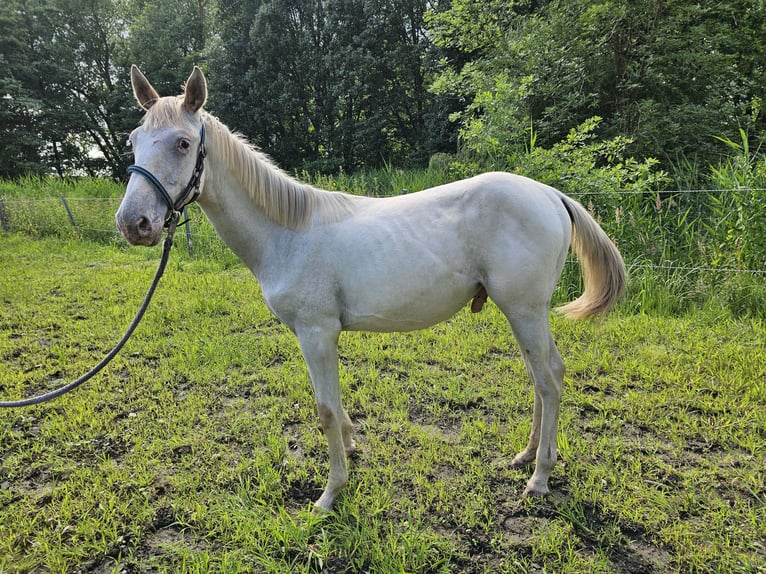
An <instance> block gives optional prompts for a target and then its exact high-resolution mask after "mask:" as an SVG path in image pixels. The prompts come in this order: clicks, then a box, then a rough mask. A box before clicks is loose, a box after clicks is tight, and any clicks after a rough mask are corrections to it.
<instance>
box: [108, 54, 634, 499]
mask: <svg viewBox="0 0 766 574" xmlns="http://www.w3.org/2000/svg"><path fill="white" fill-rule="evenodd" d="M131 84H132V88H133V93H134V96H135V98H136V101H137V102H138V104H139V105H140V107H141V108H143V110H144V111H145V113H144V116H143V119H142V122H141V123H140V124H139V126H138V127H137V128H136V129H135V130H134V131H133V132H132V133H131V134H130V136H129V142H130V145H131V146H132V148H133V153H134V161H135V164H134V165H133V166H131V168H129V171H130V172H131V175H130V178H129V180H128V183H127V187H126V191H125V195H124V198H123V200H122V202H121V204H120V207H119V209H118V211H117V214H116V220H117V227H118V229H119V231H120V232H121V233H122V235H123V236H124V237H125V239H126V240H127V241H128V242H129V243H130V244H133V245H144V246H151V245H156V244H157V243H158V242H159V241H160V240H161V238H162V235H163V227H164V226H165V225H167V222H168V220H169V219H171V217H172V216H175V219H176V221H177V216H178V212H179V211H180V209H181V208H182V207H183V205H185V204H187V203H189V202H191V201H195V200H196V201H197V202H198V204H199V206H200V208H201V210H202V211H203V213H204V214H205V216H206V217H207V218H208V219H209V220H210V222H211V223H212V225H213V227H214V228H215V231H216V233H217V234H218V235H219V236H220V238H221V239H222V240H223V242H224V243H225V244H226V245H227V246H228V247H229V248H230V249H231V250H232V251H233V252H234V253H235V254H236V255H237V256H238V257H239V259H240V260H241V261H242V262H243V263H244V264H245V265H246V266H247V267H248V268H249V269H250V271H251V272H252V273H253V275H254V276H255V278H256V280H257V281H258V283H259V284H260V287H261V292H262V297H263V299H264V300H265V302H266V305H267V306H268V308H269V309H270V311H271V312H272V313H273V314H274V315H275V316H276V317H277V318H278V319H279V320H280V321H281V322H282V323H284V324H285V325H286V326H287V327H288V328H289V329H290V330H291V331H292V332H293V333H294V334H295V335H296V336H297V338H298V342H299V346H300V350H301V353H302V355H303V358H304V359H305V362H306V365H307V367H308V372H309V378H310V380H311V384H312V387H313V390H314V396H315V401H316V409H317V413H318V417H319V421H320V424H321V428H322V430H323V432H324V435H325V437H326V440H327V444H328V449H329V476H328V478H327V481H326V486H325V488H324V491H323V492H322V494H321V496H320V497H319V499H318V500H316V502H315V503H314V504H315V506H314V508H315V511H317V512H322V511H329V510H330V509H331V507H332V505H333V502H334V501H335V500H336V498H337V496H338V494H339V492H340V491H341V490H342V489H343V487H344V486H345V485H346V484H347V482H348V466H347V456H348V455H349V454H351V453H352V452H353V451H354V450H355V448H356V445H355V442H354V437H353V432H352V431H353V427H352V421H351V419H350V418H349V415H348V414H347V413H346V411H345V410H344V408H343V404H342V401H341V392H340V384H339V380H338V339H339V335H340V333H341V331H355V330H366V331H377V332H391V331H410V330H417V329H424V328H428V327H430V326H432V325H434V324H436V323H438V322H441V321H444V320H447V319H448V318H450V317H451V316H452V315H454V314H455V313H456V312H457V311H459V310H460V309H461V308H463V307H464V306H466V305H467V304H468V302H469V301H471V302H472V304H471V308H472V311H474V312H478V311H480V310H481V308H482V306H483V305H484V303H485V301H486V300H487V298H489V299H491V300H492V301H493V302H494V303H495V304H496V305H497V307H498V308H499V309H500V310H501V311H502V313H503V314H504V315H505V317H506V318H507V320H508V322H509V324H510V327H511V330H512V332H513V335H514V337H515V340H516V342H517V344H518V345H519V348H520V349H521V353H522V356H523V360H524V363H525V366H526V370H527V372H528V374H529V376H530V378H531V380H532V383H533V385H534V410H533V415H532V425H531V432H530V434H529V441H528V443H527V445H526V447H525V448H524V449H523V450H522V451H521V452H519V453H518V454H517V455H516V456H515V457H514V458H513V459H512V461H511V463H510V464H511V466H512V467H514V468H521V467H526V466H529V465H531V464H532V463H534V471H533V473H532V475H531V477H530V478H529V480H528V482H527V484H526V488H525V489H524V493H523V495H524V496H542V495H546V494H548V493H549V487H548V478H549V476H550V474H551V471H552V469H553V467H554V464H555V462H556V458H557V437H556V435H557V427H558V417H559V407H560V401H561V392H562V383H563V378H564V363H563V362H562V360H561V356H560V355H559V352H558V350H557V348H556V344H555V342H554V340H553V336H552V333H551V329H550V324H549V314H550V305H551V298H552V295H553V291H554V288H555V286H556V283H557V281H558V278H559V276H560V275H561V272H562V269H563V267H564V264H565V259H566V257H567V254H568V252H569V249H570V246H571V247H572V249H573V251H574V252H575V253H576V254H577V257H578V260H579V261H580V264H581V267H582V270H583V283H584V288H583V292H582V294H581V295H580V297H579V298H577V299H575V300H574V301H571V302H569V303H567V304H565V305H563V306H561V307H558V308H557V311H558V312H559V313H562V314H564V315H565V316H567V317H569V318H573V319H578V318H584V317H591V316H598V315H601V316H603V315H604V314H606V313H607V312H608V311H609V310H610V309H611V308H612V307H613V306H614V304H615V303H616V302H617V300H618V299H619V297H620V295H621V294H622V292H623V290H624V287H625V282H626V272H625V265H624V263H623V260H622V257H621V255H620V253H619V251H618V249H617V247H616V246H615V244H614V243H613V242H612V241H611V240H610V239H609V238H608V237H607V235H606V233H605V232H604V231H603V230H602V228H601V227H600V226H599V225H598V223H597V222H596V221H595V220H594V218H593V217H592V216H591V215H590V214H589V213H588V211H587V210H586V209H585V208H584V207H583V206H582V205H581V204H580V203H578V202H577V201H575V200H573V199H571V198H569V197H567V196H566V195H564V194H563V193H561V192H560V191H558V190H556V189H554V188H553V187H550V186H547V185H544V184H542V183H539V182H536V181H534V180H532V179H528V178H526V177H523V176H519V175H514V174H510V173H502V172H491V173H485V174H482V175H478V176H476V177H472V178H469V179H465V180H462V181H457V182H453V183H449V184H446V185H440V186H438V187H434V188H431V189H427V190H424V191H420V192H418V193H411V194H403V195H400V196H394V197H386V198H373V197H364V196H356V195H350V194H346V193H343V192H337V191H333V192H331V191H325V190H321V189H318V188H316V187H314V186H311V185H308V184H306V183H302V182H300V181H298V180H297V179H295V178H294V177H292V176H290V175H288V174H287V173H286V172H284V171H282V170H281V169H279V168H278V167H277V166H276V165H275V164H274V163H273V162H272V161H271V159H270V158H269V157H268V156H266V155H265V154H263V153H262V152H261V151H259V150H258V149H256V148H255V147H254V146H252V145H251V144H249V143H248V142H247V141H246V139H245V138H244V137H242V136H241V135H238V134H236V133H234V132H232V131H230V130H229V128H228V127H227V126H226V125H224V124H223V123H222V122H221V121H220V120H218V119H217V118H216V117H214V116H213V115H211V114H210V113H208V112H207V111H205V110H204V109H203V106H204V104H205V101H206V99H207V82H206V79H205V76H204V74H203V73H202V71H201V70H200V69H199V68H198V67H196V66H195V67H194V70H193V71H192V73H191V75H190V76H189V78H188V80H187V81H186V84H185V86H184V91H183V94H181V95H179V96H166V97H160V96H159V95H158V93H157V92H156V90H155V89H154V88H153V87H152V85H151V84H150V83H149V81H148V80H147V79H146V77H145V76H144V74H142V73H141V71H140V70H139V69H138V68H137V67H136V66H133V67H132V69H131ZM195 150H196V153H195ZM187 181H188V183H186V182H187ZM185 183H186V185H185Z"/></svg>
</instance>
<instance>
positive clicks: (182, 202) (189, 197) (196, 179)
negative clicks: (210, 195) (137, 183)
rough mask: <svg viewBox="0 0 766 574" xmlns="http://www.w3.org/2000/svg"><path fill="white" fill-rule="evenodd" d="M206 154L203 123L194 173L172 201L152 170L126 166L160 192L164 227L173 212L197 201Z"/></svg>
mask: <svg viewBox="0 0 766 574" xmlns="http://www.w3.org/2000/svg"><path fill="white" fill-rule="evenodd" d="M206 155H207V152H206V151H205V125H204V124H202V126H201V127H200V130H199V149H198V150H197V163H196V164H195V166H194V173H192V176H191V179H190V180H189V183H187V184H186V188H185V189H184V191H183V193H182V194H181V196H180V197H179V198H178V200H176V201H175V202H174V201H173V198H172V197H170V194H169V193H168V191H167V190H166V189H165V186H164V185H162V182H161V181H160V180H159V179H157V178H156V177H155V176H154V174H153V173H152V172H150V171H149V170H148V169H146V168H145V167H141V166H140V165H135V164H133V165H131V166H128V173H140V174H141V175H143V176H144V177H145V178H146V179H148V180H149V182H150V183H151V184H152V185H153V186H154V189H156V190H157V192H158V193H159V194H160V197H162V199H163V200H164V201H165V203H166V204H167V206H168V213H167V216H166V217H165V227H167V226H168V225H169V223H170V220H171V219H172V218H173V215H174V214H180V211H181V210H182V209H183V208H184V207H186V206H187V205H189V204H190V203H194V202H195V201H197V198H198V197H199V194H200V191H199V186H200V182H201V180H202V171H203V170H204V169H205V156H206Z"/></svg>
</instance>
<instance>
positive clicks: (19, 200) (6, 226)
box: [0, 187, 766, 276]
mask: <svg viewBox="0 0 766 574" xmlns="http://www.w3.org/2000/svg"><path fill="white" fill-rule="evenodd" d="M764 191H766V188H760V187H756V188H744V187H743V188H733V189H685V190H660V191H655V190H641V189H637V190H619V191H586V192H582V193H578V194H577V196H578V197H585V196H598V195H609V196H620V195H648V196H651V197H657V196H667V195H682V194H723V193H732V192H740V193H741V192H745V193H748V192H750V193H753V192H764ZM119 201H120V198H115V197H43V198H30V197H5V198H3V197H0V223H2V229H3V230H4V231H5V232H9V231H12V227H13V226H12V224H11V222H10V221H8V214H7V208H6V205H8V204H14V203H15V204H20V205H34V204H35V203H48V204H51V203H58V204H60V205H61V207H62V210H64V212H65V214H66V215H67V217H68V219H69V222H70V224H71V225H72V226H73V227H74V228H76V229H77V230H78V231H85V232H91V233H101V234H104V235H111V236H113V237H114V238H115V239H119V237H120V234H119V232H118V231H117V229H116V228H111V229H106V228H98V227H91V226H88V225H82V224H79V223H78V222H77V217H76V216H75V215H74V214H73V212H72V211H71V210H70V207H69V203H71V202H105V203H114V204H118V203H119ZM191 225H192V221H190V220H187V223H186V224H185V230H186V237H187V250H188V251H189V253H190V254H191V253H192V245H193V240H194V239H197V240H206V241H220V239H219V238H218V236H217V235H216V234H215V233H201V232H199V231H192V228H191ZM18 231H22V230H18ZM764 241H766V238H764ZM567 264H577V260H576V259H568V260H567ZM626 266H627V267H628V268H629V269H631V270H634V269H652V270H663V271H677V272H684V273H700V272H709V273H726V274H749V275H753V276H766V269H742V268H735V267H710V266H691V265H673V264H670V263H666V264H658V263H651V262H647V261H646V260H635V261H632V262H631V261H626Z"/></svg>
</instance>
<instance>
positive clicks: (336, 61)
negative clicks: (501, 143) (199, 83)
mask: <svg viewBox="0 0 766 574" xmlns="http://www.w3.org/2000/svg"><path fill="white" fill-rule="evenodd" d="M425 5H426V4H425V2H424V1H423V0H258V1H257V2H253V3H251V4H249V5H248V6H246V7H242V6H241V5H240V4H239V3H237V2H233V0H221V2H220V40H219V43H218V45H217V46H215V47H214V48H213V50H212V56H211V58H212V60H213V61H214V62H215V63H214V67H215V69H216V74H213V75H211V76H210V81H211V84H212V86H213V89H212V90H211V91H212V93H213V94H219V95H217V96H214V97H213V101H212V105H213V107H214V108H215V109H216V110H218V112H219V114H220V115H221V116H222V118H223V119H224V120H225V121H227V123H230V124H232V125H234V126H237V128H238V129H240V130H242V131H243V132H244V133H245V134H247V135H249V136H250V137H252V138H253V139H254V140H255V142H256V143H257V144H258V145H260V146H261V147H263V148H264V149H265V150H267V151H268V152H269V153H270V154H271V155H272V156H274V157H275V159H276V160H277V161H278V162H279V163H280V164H281V165H283V166H285V167H287V168H291V169H296V168H305V169H309V170H312V171H313V170H319V171H335V170H337V169H340V168H342V169H345V170H347V171H350V170H354V169H357V168H360V167H366V166H379V165H382V164H383V163H384V162H393V163H396V164H402V163H406V162H408V161H420V162H422V161H424V158H427V156H428V155H429V153H430V151H431V150H432V148H433V147H434V146H433V144H432V142H433V140H432V139H431V138H430V137H429V133H428V130H429V128H430V126H431V124H433V123H435V122H431V123H429V121H428V120H429V115H428V114H429V108H430V106H431V104H432V101H433V98H432V97H431V96H429V94H428V93H427V92H426V90H425V86H426V85H427V83H428V79H427V73H428V72H427V68H426V63H427V56H428V51H429V46H430V44H429V42H428V40H427V38H426V36H425V33H424V29H423V26H424V24H423V14H424V12H425ZM243 8H244V9H243ZM434 151H435V150H434Z"/></svg>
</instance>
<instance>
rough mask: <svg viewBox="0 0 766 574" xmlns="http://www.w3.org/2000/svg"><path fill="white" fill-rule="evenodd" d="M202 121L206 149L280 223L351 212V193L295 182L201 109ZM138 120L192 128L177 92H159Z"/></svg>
mask: <svg viewBox="0 0 766 574" xmlns="http://www.w3.org/2000/svg"><path fill="white" fill-rule="evenodd" d="M202 121H203V123H204V125H205V138H206V146H207V148H208V154H209V155H216V156H218V159H220V160H221V161H222V162H223V163H224V165H225V166H226V167H227V168H228V169H229V170H230V171H231V173H232V174H234V176H235V178H236V179H237V181H239V183H240V184H241V185H242V187H243V188H244V189H246V190H248V193H249V195H250V198H251V199H252V200H253V202H255V203H256V205H258V206H259V207H260V208H261V209H262V210H263V212H264V213H265V214H266V216H267V217H269V218H271V219H273V220H274V221H276V222H277V223H279V224H280V225H283V226H285V227H288V228H290V229H305V228H307V227H309V226H310V225H311V224H312V223H330V222H333V221H338V220H340V219H342V218H343V217H344V216H346V215H348V214H349V213H350V212H351V201H352V197H353V196H349V195H348V194H345V193H340V192H329V191H324V190H320V189H317V188H315V187H313V186H311V185H308V184H306V183H302V182H299V181H297V180H295V179H294V178H292V177H290V176H289V175H288V174H287V173H285V172H284V171H282V170H281V169H280V168H279V167H277V166H276V165H275V164H274V163H273V162H272V161H271V159H270V158H269V157H268V156H266V155H265V154H264V153H262V152H260V151H259V150H257V149H256V148H255V147H253V146H252V145H250V144H249V143H248V142H247V141H246V140H245V139H244V137H242V136H241V135H239V134H235V133H233V132H232V131H231V130H229V128H228V127H226V126H225V125H224V124H223V123H222V122H220V121H219V120H218V119H217V118H215V117H214V116H212V115H211V114H209V113H207V112H202ZM143 123H144V125H145V126H147V127H149V128H162V127H169V126H177V127H186V128H188V129H189V130H194V129H195V128H194V124H193V121H192V116H191V115H189V114H188V113H186V112H185V111H184V109H183V97H182V96H179V97H177V98H176V97H166V98H160V99H159V100H158V101H157V102H156V103H155V104H154V105H153V106H152V107H151V108H150V109H149V110H148V111H147V112H146V114H145V115H144V119H143ZM210 159H212V158H210ZM210 159H208V160H207V161H210Z"/></svg>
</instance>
